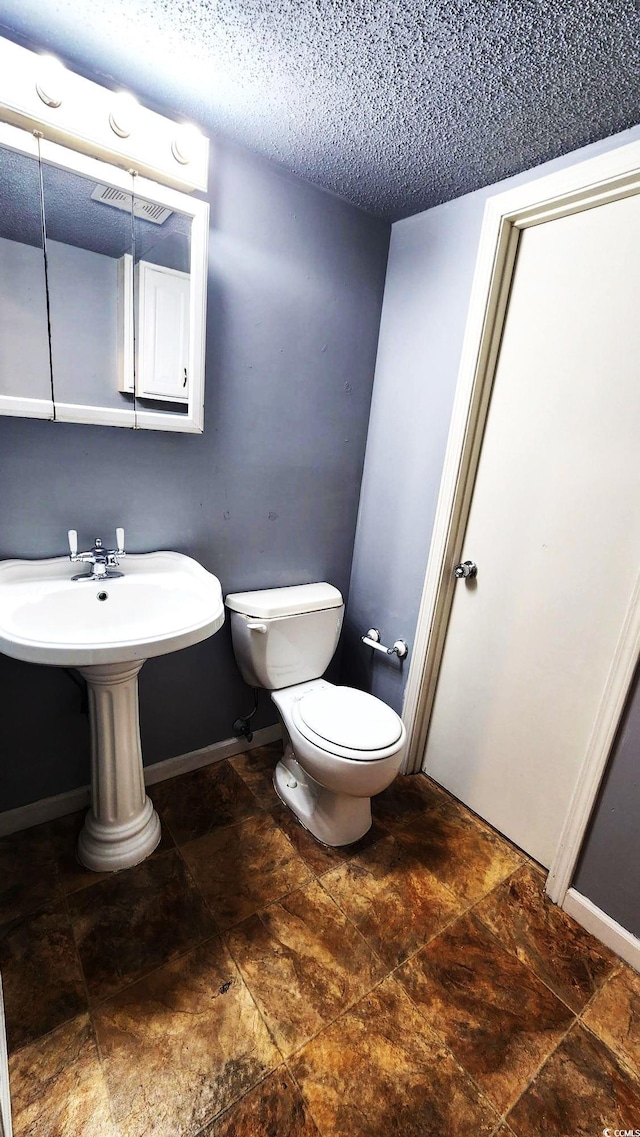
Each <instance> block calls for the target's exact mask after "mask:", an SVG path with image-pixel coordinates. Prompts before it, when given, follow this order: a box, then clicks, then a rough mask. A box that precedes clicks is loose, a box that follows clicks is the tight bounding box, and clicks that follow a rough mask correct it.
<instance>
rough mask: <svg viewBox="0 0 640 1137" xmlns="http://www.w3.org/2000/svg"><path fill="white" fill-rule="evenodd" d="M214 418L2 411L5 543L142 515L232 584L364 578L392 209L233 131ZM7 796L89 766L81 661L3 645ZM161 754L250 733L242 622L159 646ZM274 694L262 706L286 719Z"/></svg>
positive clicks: (211, 401)
mask: <svg viewBox="0 0 640 1137" xmlns="http://www.w3.org/2000/svg"><path fill="white" fill-rule="evenodd" d="M210 201H211V209H212V222H211V234H210V263H209V300H208V324H207V369H206V407H205V432H204V434H203V435H202V436H191V435H184V434H168V433H165V432H152V431H137V432H134V431H129V430H123V429H117V428H109V427H96V426H77V425H73V424H66V423H52V422H38V421H36V420H28V419H9V418H0V477H1V485H2V493H1V495H0V556H1V557H3V558H5V557H43V556H45V557H46V556H55V555H61V554H63V553H64V552H65V551H66V532H67V529H69V528H77V529H78V532H79V540H80V542H81V544H82V545H87V544H88V543H89V542H90V541H91V540H92V539H93V538H94V537H95V536H96V535H101V536H102V537H103V538H105V539H107V540H108V539H109V536H110V534H113V531H114V529H115V527H116V525H124V527H125V530H126V541H127V546H128V548H129V549H130V550H131V551H132V552H134V551H145V550H149V549H162V548H169V549H176V550H178V551H180V552H185V553H188V554H190V555H192V556H194V557H195V558H197V559H198V560H199V561H200V562H201V563H202V564H203V565H204V566H205V567H206V568H208V569H210V570H211V571H213V572H214V573H216V574H217V575H218V576H219V577H220V580H221V582H222V586H223V589H224V591H225V592H229V591H235V590H238V589H248V588H260V587H264V586H272V585H285V584H293V583H303V582H307V581H312V580H325V579H326V580H329V581H331V582H332V583H333V584H335V585H337V586H338V588H340V589H341V590H342V591H343V592H344V593H345V594H346V592H347V590H348V585H349V573H350V567H351V555H352V548H353V539H354V531H355V522H356V514H357V507H358V495H359V489H360V478H361V471H362V462H363V455H364V447H365V438H366V431H367V420H368V414H369V404H370V398H371V387H372V381H373V370H374V362H375V354H376V345H377V338H378V329H379V319H380V306H381V302H382V290H383V283H384V273H385V265H386V258H387V249H388V239H389V227H388V225H386V224H385V223H382V222H380V221H377V220H374V219H373V218H371V217H369V216H368V215H367V214H364V213H362V212H360V211H358V210H357V209H355V208H354V207H352V206H350V205H348V204H346V203H345V202H343V201H341V200H339V199H338V198H335V197H332V196H331V195H329V194H327V193H324V192H322V191H320V190H317V189H315V188H313V187H311V186H309V185H307V184H306V183H303V182H299V181H296V180H295V179H292V178H290V177H287V176H284V175H282V174H281V173H280V172H279V171H278V170H277V169H276V168H274V167H272V166H270V165H268V164H267V163H265V162H263V161H262V160H260V159H256V158H253V157H251V156H250V155H249V154H247V153H246V152H244V151H241V150H239V149H235V148H232V147H229V146H222V145H219V146H215V147H214V148H213V155H212V163H211V181H210ZM0 692H1V693H2V694H1V702H2V713H1V714H0V734H1V739H0V753H1V754H2V762H1V763H0V808H4V809H6V808H10V807H13V806H16V805H19V804H22V803H24V802H28V801H33V800H37V799H38V798H41V797H43V796H46V795H49V794H54V793H58V792H61V791H64V790H66V789H70V788H72V787H74V786H77V785H82V784H85V783H86V782H87V781H88V777H89V767H88V731H87V723H86V720H85V719H84V718H83V717H82V716H81V715H80V713H79V697H78V692H77V690H76V688H75V687H74V685H73V683H72V682H71V680H70V679H69V678H68V677H67V676H66V675H65V673H64V672H63V671H61V670H58V669H55V668H45V667H37V666H34V665H30V664H25V663H20V662H17V661H15V660H11V659H8V658H7V657H5V656H0ZM140 699H141V704H140V710H141V726H142V740H143V748H144V756H145V761H146V762H157V761H160V760H161V759H164V758H168V757H171V756H173V755H176V754H181V753H184V752H187V751H190V750H193V749H196V748H198V747H202V746H206V745H208V744H209V743H212V742H215V741H218V740H220V739H224V738H228V737H229V736H230V734H231V723H232V721H233V719H234V718H235V717H236V716H237V715H238V714H239V713H240V712H242V711H245V710H246V709H248V707H249V706H250V702H251V698H250V692H249V690H248V688H246V687H245V686H244V684H243V683H242V681H241V679H240V677H239V674H238V672H237V669H236V667H235V663H234V661H233V657H232V653H231V646H230V637H229V629H228V625H225V627H224V628H223V629H222V631H221V632H219V633H218V634H217V635H216V636H214V637H213V638H212V639H210V640H207V641H206V642H205V643H203V644H200V645H198V646H196V647H193V648H189V649H187V650H185V651H182V652H178V653H176V654H175V655H169V656H165V657H162V658H159V659H153V660H149V661H148V662H147V663H146V664H145V666H144V667H143V669H142V672H141V677H140ZM276 721H277V715H276V713H275V708H274V707H273V705H272V704H271V703H270V702H269V700H268V698H263V700H262V705H261V709H260V712H259V716H258V718H257V722H256V725H257V726H261V725H266V724H268V723H272V722H276Z"/></svg>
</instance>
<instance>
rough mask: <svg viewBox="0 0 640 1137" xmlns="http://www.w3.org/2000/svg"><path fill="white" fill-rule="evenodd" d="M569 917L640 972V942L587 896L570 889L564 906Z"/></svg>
mask: <svg viewBox="0 0 640 1137" xmlns="http://www.w3.org/2000/svg"><path fill="white" fill-rule="evenodd" d="M562 907H563V909H564V911H565V912H566V913H567V915H568V916H572V917H573V919H574V920H576V921H577V923H578V924H581V925H582V927H583V928H586V929H587V931H588V932H591V934H592V935H594V936H595V937H596V939H598V940H600V941H601V943H603V944H606V946H607V947H608V948H611V950H612V951H615V953H616V955H619V956H620V958H621V959H624V960H625V961H626V962H627V963H629V964H630V965H631V967H635V969H636V971H640V940H639V939H638V938H637V936H634V935H632V934H631V932H628V931H627V929H626V928H623V927H622V924H617V923H616V921H615V920H612V918H611V916H607V914H606V912H603V911H602V909H601V908H596V906H595V904H592V902H591V901H590V900H587V897H586V896H582V895H581V894H580V893H579V892H576V890H575V888H570V889H569V891H568V892H567V895H566V896H565V898H564V903H563V905H562Z"/></svg>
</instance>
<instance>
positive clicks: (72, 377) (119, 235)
mask: <svg viewBox="0 0 640 1137" xmlns="http://www.w3.org/2000/svg"><path fill="white" fill-rule="evenodd" d="M130 183H131V188H130V191H129V192H128V193H127V192H126V191H125V190H122V189H117V188H115V187H112V186H108V185H105V184H104V183H102V182H96V181H95V180H94V179H93V178H87V177H84V176H82V175H81V174H78V173H76V172H75V171H73V170H66V169H62V168H60V167H59V166H56V165H52V164H51V163H48V162H43V164H42V190H43V201H44V231H45V242H46V245H45V247H46V253H47V281H48V287H49V323H50V333H51V370H52V374H53V393H54V400H55V404H56V415H57V416H58V415H60V414H61V413H63V412H64V411H66V412H67V414H71V413H73V410H74V408H75V409H76V411H78V410H80V409H81V408H82V407H86V406H91V407H103V408H111V409H114V410H118V411H120V412H127V419H126V420H123V421H128V425H133V394H132V393H131V391H130V390H129V391H127V386H128V383H127V380H128V374H127V371H128V369H129V368H130V360H129V357H128V356H127V350H126V348H125V337H126V321H127V303H126V280H125V276H126V274H127V273H130V271H131V261H132V256H133V229H132V222H133V177H131V178H130ZM129 304H130V300H129ZM129 387H130V385H129Z"/></svg>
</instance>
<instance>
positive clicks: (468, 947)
mask: <svg viewBox="0 0 640 1137" xmlns="http://www.w3.org/2000/svg"><path fill="white" fill-rule="evenodd" d="M279 753H280V750H279V747H278V746H271V747H263V748H261V749H259V750H254V751H252V752H250V753H248V754H243V755H238V756H236V757H234V758H231V759H229V761H227V762H223V763H219V764H218V765H214V766H209V767H208V768H206V769H203V770H199V771H196V772H195V773H191V774H186V775H184V776H182V777H180V778H175V779H172V780H171V781H168V782H164V783H162V784H160V785H157V786H154V787H153V788H152V790H151V795H152V797H153V799H154V801H155V804H156V807H157V809H158V811H159V813H160V817H161V819H162V825H163V837H162V842H161V845H160V847H159V848H158V850H157V852H156V853H155V854H154V855H153V857H151V858H150V859H149V860H147V861H146V862H145V863H144V864H142V865H138V866H137V867H136V868H133V869H129V870H126V871H124V872H122V873H118V874H117V875H115V876H106V875H102V876H100V875H96V874H93V873H89V872H86V871H85V870H84V869H82V868H81V867H80V866H79V865H78V864H77V863H76V861H75V857H74V847H75V841H76V838H77V833H78V829H79V826H80V825H81V823H82V817H81V815H74V816H71V817H66V818H62V819H61V820H60V821H56V822H52V823H51V824H48V825H43V826H40V827H39V828H37V829H32V830H28V831H25V832H24V833H20V834H17V835H16V836H14V837H8V838H5V839H3V840H2V841H0V923H1V926H0V972H1V974H2V978H3V982H4V987H5V1003H6V1012H7V1020H8V1037H9V1047H10V1052H11V1057H10V1066H11V1079H12V1096H13V1110H14V1126H15V1134H16V1137H26V1135H27V1134H29V1135H34V1137H35V1135H37V1137H94V1135H95V1137H116V1135H118V1137H151V1135H157V1137H196V1135H197V1137H257V1135H264V1137H389V1135H392V1134H398V1135H399V1137H429V1135H433V1137H462V1135H464V1137H484V1135H486V1137H490V1135H491V1134H494V1135H496V1137H498V1135H500V1137H514V1135H515V1137H541V1135H545V1134H548V1135H552V1137H581V1135H584V1137H600V1135H601V1134H602V1131H603V1129H604V1128H605V1127H606V1126H609V1127H611V1128H612V1129H613V1128H616V1129H635V1128H639V1129H640V976H638V975H636V973H635V972H633V971H632V970H631V969H630V968H628V967H627V966H626V965H625V964H622V963H621V962H620V960H618V959H617V958H616V957H615V956H613V955H612V954H611V953H610V952H608V951H607V949H606V948H604V947H602V946H601V945H600V944H599V943H598V942H597V941H596V940H594V939H592V938H591V937H590V936H589V935H588V934H587V933H586V932H584V931H583V930H582V929H581V928H579V927H578V925H577V924H575V923H573V921H572V920H570V919H569V918H568V917H567V916H565V915H564V914H563V913H562V912H560V911H559V910H558V909H557V908H555V907H554V906H553V905H552V904H550V903H548V902H547V901H546V900H545V898H544V896H543V891H542V887H543V880H544V877H543V874H542V873H541V871H540V870H539V869H538V868H537V866H536V865H535V864H533V863H532V862H531V861H530V860H529V859H528V858H527V857H525V856H524V855H523V854H522V853H521V852H520V851H519V850H517V849H515V848H514V847H513V846H511V845H510V844H509V843H508V842H507V841H505V840H504V839H503V838H501V837H500V836H499V835H497V834H496V833H495V832H494V831H493V830H491V829H490V828H489V827H488V826H486V825H484V824H483V823H482V822H480V821H479V820H478V819H477V818H476V817H474V816H473V815H472V814H470V813H469V812H468V811H467V810H466V809H464V808H463V807H462V806H460V805H459V804H458V803H457V802H455V801H454V800H453V799H451V798H450V797H448V796H447V795H446V794H444V793H443V792H442V791H441V790H439V789H438V788H437V787H436V786H434V785H433V784H432V783H431V782H429V780H428V779H427V778H426V777H424V776H423V775H419V776H417V777H412V778H398V779H397V781H396V782H395V783H394V784H393V786H391V788H390V789H389V790H387V791H386V793H384V794H382V795H380V797H379V798H377V799H376V800H375V803H374V811H375V824H374V826H373V828H372V830H371V831H370V833H369V834H367V836H366V837H365V838H364V839H363V840H362V841H360V842H359V843H358V844H357V845H356V846H353V847H351V848H348V849H340V850H337V849H326V848H323V847H322V846H320V845H318V844H317V843H316V842H315V841H314V840H313V838H311V837H309V835H308V834H307V833H306V832H305V831H304V830H303V829H301V828H300V826H298V825H297V823H296V822H295V821H294V819H293V817H292V816H291V814H290V813H289V812H288V811H287V810H285V809H284V808H283V807H282V806H281V805H280V803H279V802H278V800H277V798H276V797H275V794H274V791H273V787H272V784H271V773H272V769H273V766H274V764H275V762H276V761H277V758H278V756H279Z"/></svg>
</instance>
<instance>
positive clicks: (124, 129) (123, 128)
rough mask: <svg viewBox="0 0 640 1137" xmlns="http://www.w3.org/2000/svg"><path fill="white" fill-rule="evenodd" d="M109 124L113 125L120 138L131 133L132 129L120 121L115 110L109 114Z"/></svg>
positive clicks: (126, 136)
mask: <svg viewBox="0 0 640 1137" xmlns="http://www.w3.org/2000/svg"><path fill="white" fill-rule="evenodd" d="M109 126H110V127H111V129H112V131H113V133H114V134H117V135H118V138H128V137H129V135H130V134H131V131H130V130H128V129H127V127H126V126H123V124H122V123H121V122H118V120H117V118H116V117H115V115H114V113H113V111H111V113H110V115H109Z"/></svg>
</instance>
